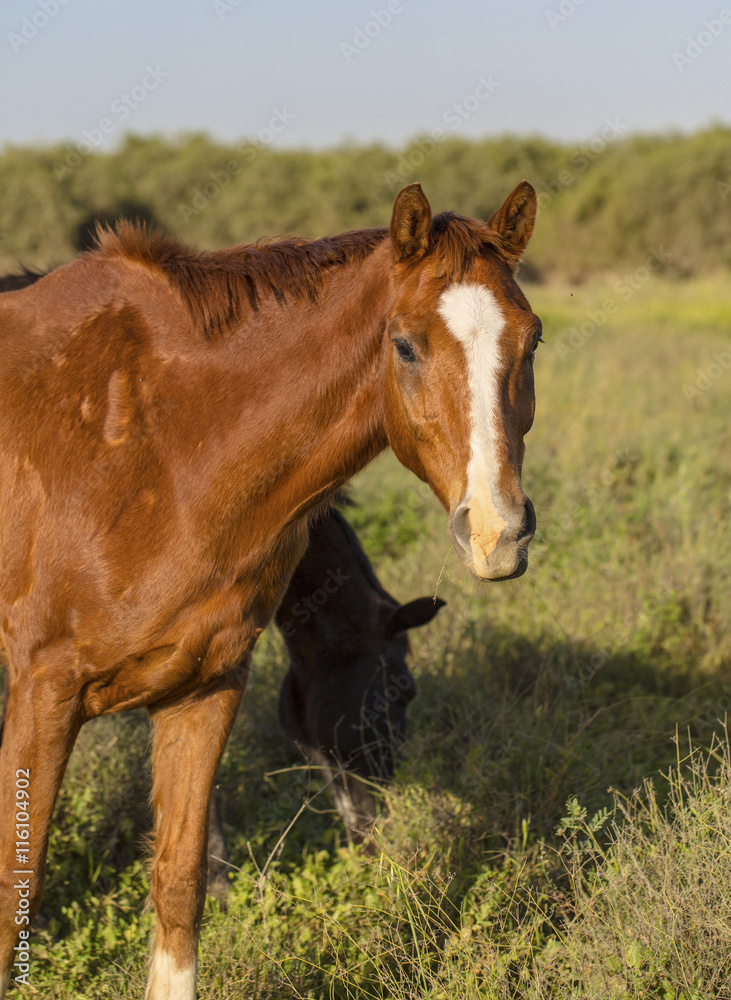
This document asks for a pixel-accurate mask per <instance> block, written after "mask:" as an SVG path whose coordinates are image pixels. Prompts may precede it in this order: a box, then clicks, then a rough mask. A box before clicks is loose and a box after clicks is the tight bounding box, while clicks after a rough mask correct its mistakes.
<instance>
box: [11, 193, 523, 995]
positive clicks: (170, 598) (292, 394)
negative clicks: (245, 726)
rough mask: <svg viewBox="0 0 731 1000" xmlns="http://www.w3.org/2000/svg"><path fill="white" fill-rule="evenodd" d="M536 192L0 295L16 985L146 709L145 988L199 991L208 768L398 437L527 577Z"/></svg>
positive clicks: (101, 266)
mask: <svg viewBox="0 0 731 1000" xmlns="http://www.w3.org/2000/svg"><path fill="white" fill-rule="evenodd" d="M535 210H536V196H535V191H534V190H533V188H532V187H531V186H530V185H529V184H527V183H525V182H523V183H521V184H519V185H518V187H517V188H516V189H515V190H514V191H513V193H512V194H511V195H510V196H509V197H508V198H507V200H506V201H505V203H504V204H503V206H502V207H501V208H500V209H498V211H497V212H495V214H494V215H493V216H492V218H491V219H490V220H489V222H480V221H478V220H474V219H466V218H463V217H460V216H456V215H453V214H450V213H447V214H443V215H438V216H436V217H435V218H432V215H431V210H430V208H429V204H428V202H427V200H426V198H425V197H424V194H423V192H422V190H421V188H420V186H419V185H418V184H412V185H410V186H409V187H407V188H405V189H404V190H403V191H402V192H401V193H400V194H399V195H398V196H397V198H396V202H395V204H394V209H393V215H392V219H391V225H390V228H388V229H372V230H364V231H360V232H355V233H346V234H344V235H342V236H337V237H332V238H327V239H322V240H315V241H312V242H307V241H302V240H286V241H283V242H278V243H272V244H269V245H264V246H245V247H234V248H232V249H228V250H221V251H215V252H211V253H204V254H197V253H195V252H193V251H191V250H189V249H187V248H185V247H183V246H182V245H180V244H179V243H177V242H176V241H174V240H172V239H170V238H168V237H166V236H164V235H162V234H149V233H147V232H145V231H143V230H140V229H138V228H135V227H134V226H125V225H120V226H118V227H117V229H116V231H115V232H108V233H106V234H105V235H103V236H102V237H101V238H100V241H99V247H98V249H97V250H95V251H93V252H91V253H87V254H82V255H81V256H79V257H78V258H76V259H75V260H74V261H72V262H71V263H70V264H67V265H65V266H64V267H61V268H59V269H58V270H56V271H54V272H52V273H51V274H49V275H48V276H46V277H45V278H42V279H41V280H40V281H38V282H36V283H35V284H33V285H31V286H30V287H28V288H25V289H22V290H20V291H16V292H8V293H6V294H5V295H3V296H2V299H1V300H0V636H1V639H2V646H3V647H4V650H5V653H6V655H7V659H8V663H9V672H10V692H9V697H8V704H7V710H6V718H5V730H4V734H3V742H2V746H1V747H0V782H1V784H0V825H2V828H3V830H8V831H11V833H10V836H9V837H8V836H7V835H4V836H3V840H2V842H1V843H0V998H1V997H2V995H4V993H5V989H6V987H7V984H8V982H9V980H10V977H11V975H12V970H13V962H14V954H15V951H14V949H15V945H16V942H17V941H18V936H19V934H20V935H21V936H22V935H26V934H27V927H28V926H29V925H30V922H31V921H32V919H33V916H34V914H35V913H36V911H37V908H38V906H39V904H40V901H41V895H42V889H43V878H44V871H45V856H46V849H47V842H48V823H49V820H50V817H51V814H52V811H53V805H54V801H55V798H56V794H57V791H58V787H59V784H60V782H61V779H62V777H63V772H64V769H65V767H66V763H67V761H68V757H69V754H70V752H71V749H72V747H73V745H74V741H75V739H76V736H77V734H78V732H79V729H80V727H81V726H82V725H83V723H84V722H86V721H87V720H88V719H91V718H94V717H95V716H98V715H103V714H107V713H110V712H117V711H122V710H125V709H130V708H136V707H138V706H141V705H145V706H148V710H149V712H150V716H151V719H152V722H153V733H154V735H153V751H152V766H153V791H152V808H153V817H154V827H155V830H154V833H155V851H154V858H153V870H152V901H153V905H154V907H155V911H156V916H157V921H156V937H155V948H154V953H153V957H152V967H151V970H150V978H149V981H148V989H147V996H148V1000H161V998H167V1000H173V998H175V1000H193V997H194V996H195V979H196V962H197V943H198V935H199V928H200V919H201V914H202V906H203V900H204V896H205V873H206V856H207V850H206V844H207V827H208V824H207V814H208V806H209V801H210V794H211V785H212V783H213V779H214V776H215V773H216V769H217V767H218V763H219V760H220V756H221V753H222V751H223V747H224V745H225V743H226V740H227V738H228V735H229V733H230V730H231V726H232V724H233V720H234V718H235V716H236V711H237V709H238V706H239V702H240V700H241V695H242V692H243V690H244V687H245V684H246V678H247V668H246V666H245V664H246V663H247V658H248V656H249V654H250V652H251V649H252V647H253V645H254V643H255V641H256V639H257V637H258V636H259V635H260V634H261V632H262V631H263V629H264V627H265V626H266V624H267V622H268V621H269V620H270V619H271V617H272V616H273V614H274V612H275V610H276V609H277V607H278V606H279V604H280V603H281V599H282V597H283V596H284V592H285V591H286V589H287V584H288V582H289V579H290V577H291V575H292V573H293V572H294V570H295V567H296V566H297V563H298V562H299V560H300V558H301V557H302V555H303V553H304V550H305V548H306V545H307V537H308V526H309V522H310V520H311V518H312V516H313V515H314V514H315V513H316V512H317V511H318V510H320V509H321V508H322V506H323V504H325V503H327V502H328V500H329V499H330V498H331V497H332V496H333V494H334V493H335V492H336V491H338V490H339V489H341V488H342V486H343V485H344V484H345V483H346V482H347V481H348V480H349V479H350V478H351V477H352V476H353V475H354V474H355V473H356V472H357V471H358V470H359V469H361V468H363V467H364V466H365V465H366V464H367V463H368V462H369V461H370V460H371V459H372V458H374V457H375V455H377V454H378V453H379V452H380V451H382V450H383V449H384V448H386V447H387V446H389V445H390V446H391V448H392V449H393V450H394V452H395V454H396V456H397V457H398V458H399V459H400V461H401V462H402V463H403V464H404V465H406V466H407V467H408V468H409V469H411V470H412V471H413V472H414V473H415V474H416V475H417V476H419V477H420V478H421V479H423V480H424V481H426V482H427V483H428V484H429V485H430V486H431V487H432V489H433V490H434V492H435V493H436V495H437V496H438V497H439V499H440V501H441V502H442V504H443V505H444V507H445V510H446V511H447V514H448V528H447V530H448V534H449V537H450V539H451V540H452V543H453V545H454V548H455V550H456V551H457V553H458V555H459V556H460V558H461V559H462V560H463V562H464V564H465V565H466V566H467V567H468V569H469V570H470V571H471V572H473V573H474V574H475V576H477V577H478V578H479V579H481V580H505V579H513V578H515V577H516V576H519V575H521V574H522V573H524V572H525V569H526V567H527V562H528V556H527V551H528V546H529V543H530V541H531V539H532V537H533V534H534V531H535V514H534V511H533V507H532V504H531V503H530V501H529V500H528V498H527V497H526V495H525V493H524V492H523V489H522V485H521V479H520V475H521V468H522V462H523V455H524V443H523V439H524V435H525V434H526V433H527V432H528V430H529V429H530V427H531V424H532V421H533V413H534V399H535V394H534V385H533V355H534V352H535V349H536V344H537V342H538V340H539V339H540V332H541V331H540V323H539V320H538V318H537V317H536V316H535V315H534V314H533V313H532V311H531V309H530V306H529V304H528V302H527V301H526V299H525V297H524V296H523V294H522V292H521V291H520V289H519V287H518V285H517V283H516V281H515V277H514V269H515V266H516V265H517V263H518V261H519V259H520V257H521V255H522V253H523V251H524V249H525V247H526V245H527V243H528V240H529V239H530V236H531V234H532V231H533V224H534V218H535Z"/></svg>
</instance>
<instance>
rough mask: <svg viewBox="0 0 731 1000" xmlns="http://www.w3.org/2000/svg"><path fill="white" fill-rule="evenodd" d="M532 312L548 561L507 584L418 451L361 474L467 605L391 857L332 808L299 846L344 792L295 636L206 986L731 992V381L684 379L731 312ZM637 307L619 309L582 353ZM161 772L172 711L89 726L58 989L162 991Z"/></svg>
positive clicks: (275, 660)
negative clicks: (328, 755) (332, 771)
mask: <svg viewBox="0 0 731 1000" xmlns="http://www.w3.org/2000/svg"><path fill="white" fill-rule="evenodd" d="M528 294H529V298H530V299H531V303H532V305H533V307H534V309H535V310H536V311H537V312H538V314H539V315H541V316H542V318H543V321H544V327H545V338H546V344H545V345H544V346H542V347H541V349H540V352H539V355H538V359H537V362H536V373H537V397H538V406H537V414H536V423H535V427H534V428H533V430H532V431H531V433H530V435H529V437H528V439H527V445H528V450H527V456H526V462H525V475H524V480H525V487H526V490H527V492H528V493H529V495H530V496H531V497H532V498H533V500H534V502H535V505H536V509H537V513H538V522H539V530H538V535H537V537H536V539H535V541H534V543H533V545H532V554H531V566H530V569H529V571H528V573H527V575H526V576H525V577H524V578H523V579H522V580H520V581H515V582H510V583H507V584H500V585H486V586H482V585H479V584H477V583H476V582H475V581H473V580H472V579H471V578H469V577H468V575H467V574H466V572H465V571H464V570H463V569H462V568H461V566H460V564H459V563H458V562H457V560H456V558H455V556H454V554H453V553H451V552H450V549H449V545H448V542H447V540H446V536H445V516H444V513H443V511H442V510H441V509H440V507H439V505H438V503H437V502H436V501H435V500H434V498H433V497H432V496H431V495H430V494H429V492H428V490H426V489H425V488H424V487H423V486H422V485H421V484H419V483H418V482H417V481H416V480H415V479H414V477H413V476H411V475H410V474H409V473H407V472H406V471H405V470H403V469H402V468H401V467H400V466H399V465H398V463H397V462H396V461H395V460H394V459H393V457H392V456H384V457H382V458H381V459H379V460H378V461H377V462H376V463H375V464H374V465H373V466H372V467H371V468H370V469H368V470H366V471H365V472H364V473H363V474H362V475H361V476H359V477H358V479H357V480H356V482H355V484H354V487H353V496H354V499H355V501H356V503H357V506H356V507H355V508H352V509H350V510H349V511H348V516H349V517H350V518H351V520H352V522H353V524H354V525H355V526H356V527H357V530H358V532H359V535H360V537H361V539H362V541H363V543H364V545H365V547H366V549H367V551H368V552H369V554H370V555H371V557H372V558H373V560H374V562H375V564H376V566H377V569H378V572H379V575H380V577H381V579H382V581H383V583H384V585H385V586H386V587H387V588H388V589H389V590H390V591H391V592H393V593H394V594H395V595H396V596H398V597H399V598H400V599H401V600H408V599H410V598H414V597H418V596H420V595H422V594H431V593H435V592H437V591H438V593H439V595H440V596H441V597H443V598H445V599H446V600H447V602H448V604H447V607H446V608H444V609H443V610H442V611H441V612H440V614H439V616H438V617H437V618H436V619H435V621H434V622H433V623H432V624H431V625H430V626H428V627H426V628H424V629H422V630H420V631H419V632H417V633H413V634H412V648H413V653H412V660H411V663H412V667H413V671H414V673H415V675H416V678H417V683H418V687H419V696H418V698H417V699H416V701H415V702H414V703H413V706H412V708H411V710H410V739H409V742H408V745H407V748H406V753H405V756H404V759H403V762H402V764H401V767H400V770H399V773H398V776H397V780H396V782H395V784H394V787H393V789H392V791H391V793H390V794H389V796H388V798H389V805H390V814H389V816H388V818H385V819H384V820H383V821H382V824H381V828H380V837H381V845H382V851H381V853H380V854H378V855H376V856H374V857H367V856H364V855H362V854H359V853H358V852H357V851H354V850H351V849H349V848H347V847H346V846H345V845H344V838H343V834H342V830H341V828H340V826H339V823H338V821H337V817H335V816H334V815H333V814H332V812H331V811H329V808H328V803H327V802H326V801H324V797H323V796H320V797H318V798H317V799H316V800H314V801H313V803H312V807H311V808H309V809H306V810H305V811H304V812H303V814H302V815H301V817H300V818H299V819H298V820H297V822H296V823H295V825H294V827H293V828H292V830H291V831H290V833H289V834H288V835H287V837H286V838H285V839H284V841H283V843H281V844H279V846H278V847H277V844H278V841H279V839H280V836H281V834H282V832H283V830H284V829H285V828H286V826H287V825H288V824H289V822H290V821H291V820H292V818H293V817H294V815H295V814H296V813H297V811H298V809H299V808H300V806H301V803H302V801H303V798H304V797H306V796H307V795H311V794H313V793H314V792H315V791H316V790H317V787H318V786H317V782H316V780H315V778H314V777H313V776H309V775H308V773H307V772H306V771H305V770H304V769H302V768H300V767H299V760H298V758H297V756H296V753H295V752H294V751H292V750H291V749H290V748H289V747H287V746H286V745H285V744H284V742H283V741H282V739H281V738H280V737H279V735H278V731H277V722H276V695H277V691H278V686H279V683H280V680H281V677H282V675H283V672H284V671H285V669H286V658H285V654H284V651H283V647H282V644H281V642H280V640H279V639H278V637H277V636H276V635H273V634H272V635H270V634H269V633H267V634H265V636H264V637H263V638H262V641H261V642H260V644H259V646H258V647H257V652H256V656H255V669H254V671H253V675H252V680H251V682H250V688H249V691H248V692H247V696H246V699H245V707H244V709H243V711H242V713H241V715H240V718H239V720H238V722H237V725H236V729H235V732H234V735H233V737H232V740H231V742H230V745H229V747H228V749H227V751H226V756H225V759H224V761H223V765H222V768H221V775H220V781H221V785H222V788H223V794H224V808H223V811H224V820H225V824H226V827H227V830H228V833H229V836H230V840H231V848H232V857H233V861H234V863H235V865H236V866H237V870H236V871H235V872H234V873H233V874H232V882H231V901H230V906H229V909H228V911H227V912H226V913H222V912H221V911H220V909H219V908H218V907H217V906H216V905H215V904H214V903H210V904H208V906H207V910H206V917H205V926H204V932H203V941H202V958H201V970H200V986H199V996H200V997H201V998H211V1000H213V998H216V1000H227V998H234V997H242V996H245V997H247V998H256V1000H279V998H292V997H312V998H317V1000H321V998H323V1000H324V998H330V997H332V998H338V1000H340V998H350V997H354V998H355V997H358V998H361V997H364V998H365V997H377V998H380V1000H386V998H389V1000H415V998H417V997H418V998H429V1000H439V998H453V997H455V998H468V1000H472V998H480V1000H488V998H489V1000H492V998H496V1000H497V998H501V1000H502V998H521V1000H522V998H525V1000H543V998H551V1000H553V998H555V1000H564V998H569V997H570V998H574V997H575V998H577V1000H579V998H581V1000H594V998H596V1000H599V998H602V1000H607V998H618V1000H625V998H627V1000H635V998H637V1000H639V998H647V1000H671V998H672V1000H719V998H720V1000H724V998H725V1000H729V998H731V963H730V960H729V955H730V954H731V940H730V933H731V932H730V931H729V927H731V892H730V891H729V888H728V887H729V885H731V820H730V819H729V817H730V816H731V811H730V810H729V792H728V789H729V781H730V779H731V772H730V768H729V760H728V753H729V746H728V738H727V735H726V733H725V731H724V730H723V725H722V724H723V720H724V717H725V713H726V712H727V710H728V709H729V707H731V675H730V674H729V666H730V665H731V648H730V646H731V644H730V640H729V634H728V622H729V621H730V620H731V546H729V545H728V524H729V517H730V515H731V471H730V470H729V462H728V456H729V453H730V445H731V431H730V427H731V420H730V418H731V412H730V411H731V407H730V406H729V400H730V399H731V391H730V390H731V368H729V369H728V370H726V369H723V370H722V371H721V373H720V374H719V375H718V377H715V378H712V379H710V380H709V384H708V387H707V388H705V389H704V390H703V391H700V392H699V394H698V395H693V396H692V398H690V399H688V398H686V393H685V392H684V389H683V387H684V385H693V386H694V385H695V383H696V380H697V378H698V371H699V370H700V371H701V372H705V371H707V370H708V368H709V366H710V365H712V363H713V355H714V352H715V353H716V354H719V353H722V352H729V351H731V294H730V293H729V291H728V288H727V287H724V285H723V284H722V283H720V282H714V281H711V280H704V281H696V282H693V283H678V284H674V285H673V284H670V283H664V282H663V283H660V282H659V281H652V280H650V281H647V282H645V283H642V284H640V286H639V287H638V288H637V290H636V291H634V292H633V293H632V295H631V296H630V297H629V298H628V299H627V300H626V301H624V300H623V299H622V298H621V297H620V293H619V291H618V289H617V287H616V285H615V284H612V283H609V284H607V285H606V286H602V285H600V284H598V283H594V284H589V285H582V286H581V287H579V288H574V289H572V288H569V287H546V286H538V287H535V288H529V289H528ZM608 298H611V299H613V300H615V301H616V306H617V308H616V310H615V311H613V312H612V315H611V316H610V317H609V318H608V320H607V322H606V323H603V324H601V325H600V326H599V327H598V328H597V330H596V331H595V332H594V334H593V335H592V336H591V337H588V338H587V339H586V340H585V342H583V343H582V344H581V345H580V346H579V347H577V348H576V349H573V350H561V349H559V345H560V344H562V343H567V342H568V337H569V336H570V334H569V331H570V328H571V327H579V328H580V326H581V323H582V322H585V321H586V317H587V316H588V315H589V314H590V312H593V311H595V310H596V309H598V308H601V307H602V303H603V302H605V301H606V300H607V299H608ZM272 772H279V773H276V774H273V773H272ZM147 782H148V774H147V757H146V722H145V719H144V716H141V715H132V716H127V717H118V718H110V719H104V720H99V721H98V722H97V723H95V724H93V725H90V726H88V727H86V729H85V731H84V732H83V733H82V738H81V740H80V745H79V747H78V748H77V750H76V751H75V753H74V757H73V759H72V763H71V766H70V769H69V773H68V775H67V779H66V781H65V784H64V788H63V792H62V796H61V800H60V803H59V807H58V810H57V814H56V822H55V825H54V830H53V835H52V841H51V855H50V867H49V883H48V891H47V895H46V900H45V902H44V907H43V912H44V914H45V916H46V918H47V920H48V925H47V927H46V929H45V930H43V931H41V932H39V933H38V934H37V935H36V939H35V942H34V947H35V954H36V956H37V961H36V964H35V966H34V970H33V973H32V980H33V985H34V988H35V993H33V995H34V996H39V997H49V998H50V997H58V998H77V997H78V998H87V997H89V998H90V997H94V998H107V997H109V998H112V997H115V998H116V997H140V996H141V995H142V993H143V989H144V976H145V955H146V949H147V935H148V932H149V928H150V925H151V918H150V916H149V915H145V914H143V902H144V896H145V893H146V890H147V882H146V875H145V869H144V866H143V865H142V864H141V858H142V857H143V853H144V838H145V834H146V830H147V827H148V824H149V815H148V810H147V806H146V798H145V796H146V790H147ZM267 861H268V865H267ZM265 868H266V870H265ZM264 870H265V871H264ZM263 871H264V874H263V875H262V874H261V873H262V872H263Z"/></svg>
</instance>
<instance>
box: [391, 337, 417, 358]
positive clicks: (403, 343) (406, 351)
mask: <svg viewBox="0 0 731 1000" xmlns="http://www.w3.org/2000/svg"><path fill="white" fill-rule="evenodd" d="M393 346H394V347H395V348H396V353H397V354H398V356H399V358H400V359H401V361H416V353H415V351H414V348H413V347H412V346H411V344H410V343H409V342H408V340H394V342H393Z"/></svg>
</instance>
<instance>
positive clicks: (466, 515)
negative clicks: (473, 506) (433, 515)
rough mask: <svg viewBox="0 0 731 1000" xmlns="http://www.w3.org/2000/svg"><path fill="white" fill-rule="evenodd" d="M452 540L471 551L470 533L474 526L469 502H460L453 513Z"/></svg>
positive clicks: (466, 550)
mask: <svg viewBox="0 0 731 1000" xmlns="http://www.w3.org/2000/svg"><path fill="white" fill-rule="evenodd" d="M448 533H449V534H450V535H451V536H452V542H455V541H456V542H457V543H458V545H459V546H460V548H463V549H464V550H465V552H467V553H469V552H471V546H470V535H471V533H472V527H471V525H470V508H469V507H468V506H467V504H460V506H459V507H458V508H457V509H456V510H455V512H454V514H453V515H452V523H451V531H449V532H448Z"/></svg>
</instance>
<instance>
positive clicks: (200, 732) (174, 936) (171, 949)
mask: <svg viewBox="0 0 731 1000" xmlns="http://www.w3.org/2000/svg"><path fill="white" fill-rule="evenodd" d="M247 676H248V667H243V666H241V667H237V668H236V670H232V671H230V672H229V673H228V674H226V676H225V677H223V678H222V679H221V680H219V681H217V682H215V684H213V685H210V686H207V687H206V688H204V689H202V690H201V691H199V692H196V693H193V694H191V695H187V696H186V697H184V698H182V699H181V700H180V701H177V702H174V703H172V704H170V705H162V706H160V707H157V708H156V707H154V706H153V707H151V708H150V717H151V719H152V722H153V751H152V775H153V788H152V808H153V821H154V828H155V855H154V860H153V868H152V903H153V906H154V908H155V914H156V929H155V947H154V952H153V956H152V966H151V968H150V977H149V980H148V983H147V992H146V994H145V997H146V1000H195V993H196V990H195V979H196V964H197V957H198V936H199V933H200V923H201V916H202V913H203V902H204V899H205V891H206V871H207V867H208V864H207V862H208V858H207V848H208V843H207V842H208V809H209V802H210V797H211V787H212V785H213V780H214V777H215V775H216V769H217V768H218V763H219V761H220V759H221V754H222V753H223V748H224V746H225V745H226V740H227V739H228V736H229V733H230V732H231V727H232V725H233V722H234V719H235V718H236V712H237V711H238V707H239V704H240V702H241V695H242V693H243V690H244V687H245V686H246V678H247Z"/></svg>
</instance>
